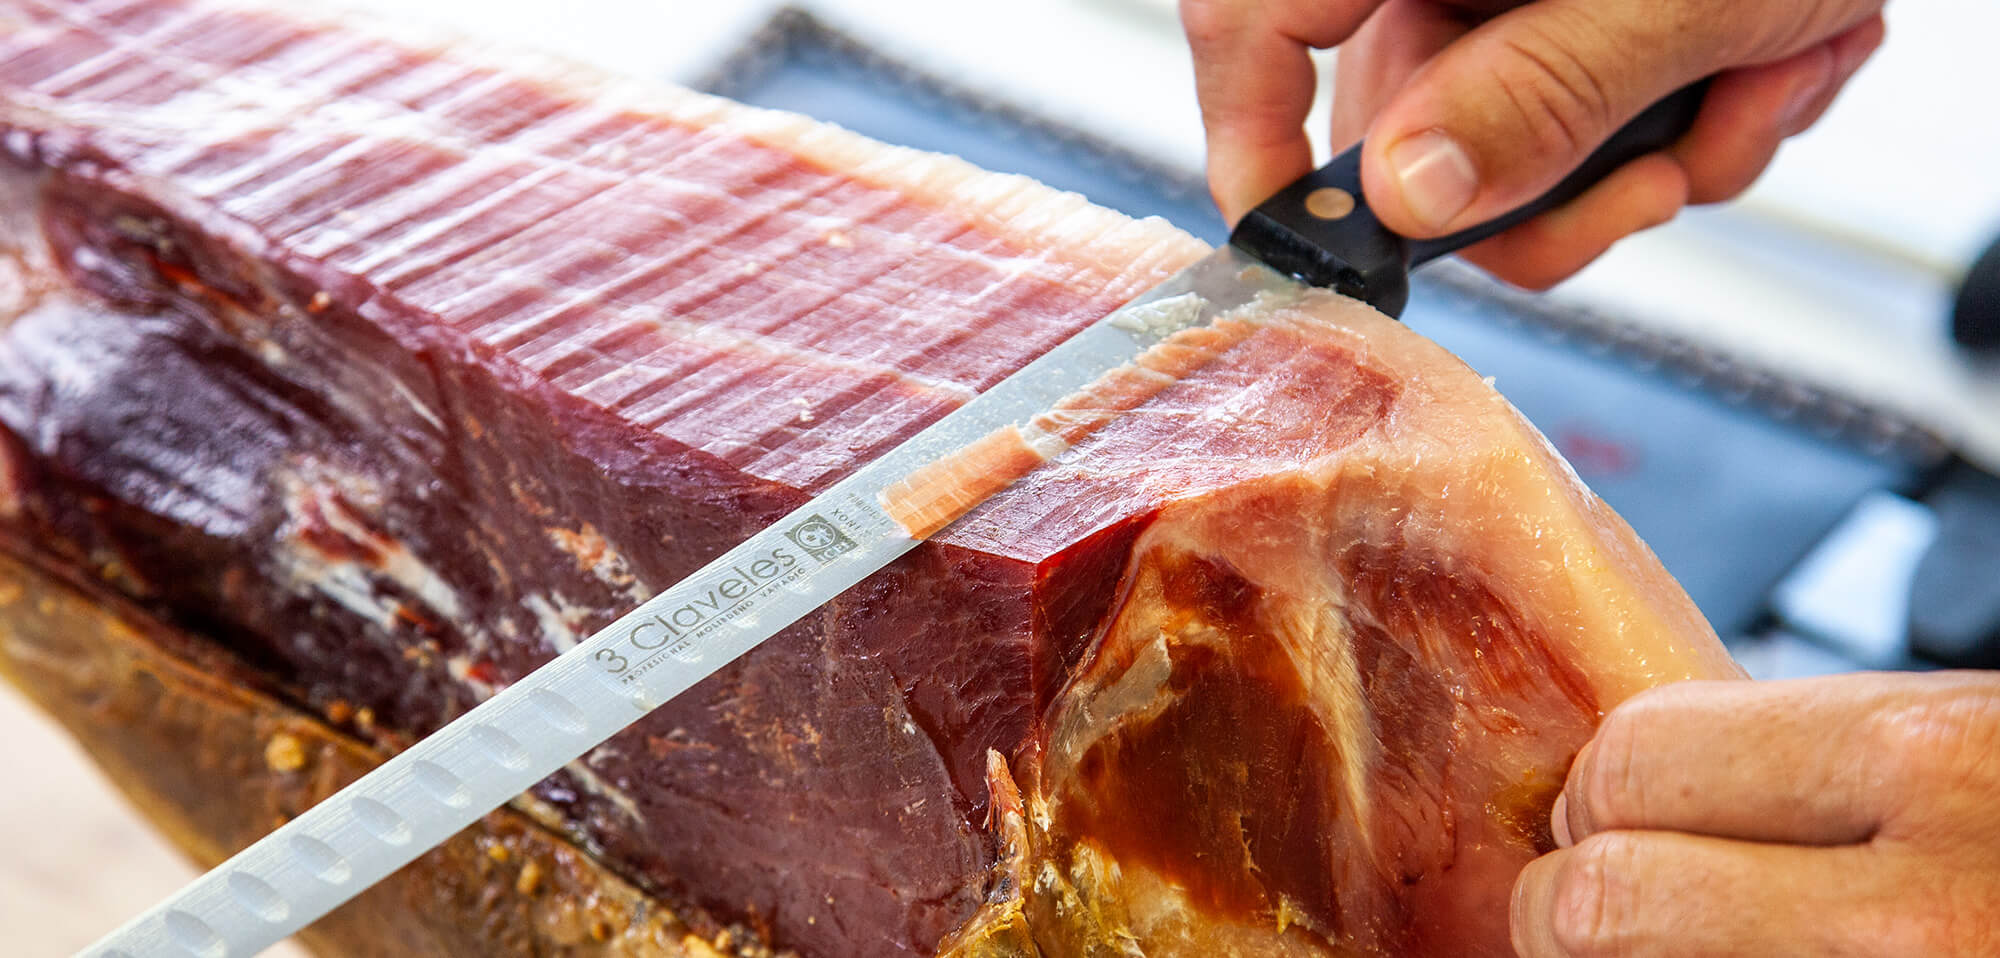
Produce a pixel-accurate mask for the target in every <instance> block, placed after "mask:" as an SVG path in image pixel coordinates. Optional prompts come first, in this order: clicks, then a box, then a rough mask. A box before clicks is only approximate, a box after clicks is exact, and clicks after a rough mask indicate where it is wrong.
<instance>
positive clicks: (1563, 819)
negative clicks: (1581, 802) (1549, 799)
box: [1549, 792, 1576, 848]
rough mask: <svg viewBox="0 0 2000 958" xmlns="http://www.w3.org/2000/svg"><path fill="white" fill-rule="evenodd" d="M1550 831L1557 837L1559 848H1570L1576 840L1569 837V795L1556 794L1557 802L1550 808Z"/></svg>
mask: <svg viewBox="0 0 2000 958" xmlns="http://www.w3.org/2000/svg"><path fill="white" fill-rule="evenodd" d="M1549 832H1550V833H1552V834H1554V835H1555V837H1556V847H1557V848H1568V847H1570V846H1571V845H1574V844H1576V842H1574V841H1571V840H1570V837H1569V795H1568V794H1566V793H1560V792H1559V793H1557V794H1556V804H1555V806H1554V807H1553V808H1550V809H1549Z"/></svg>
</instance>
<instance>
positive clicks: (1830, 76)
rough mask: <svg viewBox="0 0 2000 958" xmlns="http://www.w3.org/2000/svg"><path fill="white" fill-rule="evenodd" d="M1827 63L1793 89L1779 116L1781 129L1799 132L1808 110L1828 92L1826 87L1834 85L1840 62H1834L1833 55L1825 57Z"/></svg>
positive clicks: (1787, 131)
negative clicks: (1810, 77)
mask: <svg viewBox="0 0 2000 958" xmlns="http://www.w3.org/2000/svg"><path fill="white" fill-rule="evenodd" d="M1825 64H1826V69H1825V70H1824V71H1821V72H1820V73H1819V74H1818V75H1816V76H1814V77H1813V78H1812V79H1811V80H1808V81H1806V82H1804V83H1801V84H1799V85H1798V87H1797V88H1796V89H1794V90H1792V95H1791V96H1790V97H1788V98H1787V99H1786V100H1785V109H1784V113H1783V114H1782V115H1781V116H1779V118H1778V128H1779V129H1781V130H1784V131H1785V132H1786V133H1796V132H1798V127H1799V126H1800V125H1801V121H1803V120H1804V119H1805V116H1806V111H1807V110H1810V109H1812V108H1813V104H1816V103H1818V102H1819V100H1820V97H1822V96H1824V95H1825V94H1826V88H1827V87H1829V86H1831V85H1833V83H1834V82H1835V80H1834V78H1835V75H1836V74H1835V71H1837V70H1838V69H1839V68H1840V67H1839V64H1837V63H1835V62H1834V57H1833V56H1832V55H1828V56H1827V57H1825Z"/></svg>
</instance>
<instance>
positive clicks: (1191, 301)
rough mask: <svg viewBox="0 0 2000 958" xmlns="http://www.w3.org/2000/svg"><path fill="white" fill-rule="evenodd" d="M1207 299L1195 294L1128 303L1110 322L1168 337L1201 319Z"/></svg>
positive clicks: (1145, 333) (1130, 329) (1136, 331)
mask: <svg viewBox="0 0 2000 958" xmlns="http://www.w3.org/2000/svg"><path fill="white" fill-rule="evenodd" d="M1207 305H1208V301H1207V300H1204V299H1202V298H1201V297H1200V296H1198V295H1196V294H1194V293H1182V294H1180V295H1179V296H1169V297H1167V298H1166V299H1161V300H1155V301H1153V302H1150V303H1142V304H1140V305H1137V306H1127V307H1125V308H1124V309H1121V310H1119V311H1118V312H1117V313H1115V314H1113V315H1112V317H1111V325H1113V326H1116V327H1118V328H1119V329H1122V330H1125V331H1127V332H1133V333H1138V334H1140V335H1142V336H1150V337H1154V338H1158V339H1165V338H1167V337H1168V336H1171V335H1173V334H1175V333H1177V332H1180V331H1181V330H1183V329H1186V328H1188V327H1190V326H1193V325H1194V324H1196V323H1198V322H1200V321H1201V311H1202V308H1203V307H1205V306H1207Z"/></svg>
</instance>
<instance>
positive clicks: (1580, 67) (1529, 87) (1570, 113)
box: [1496, 22, 1616, 157]
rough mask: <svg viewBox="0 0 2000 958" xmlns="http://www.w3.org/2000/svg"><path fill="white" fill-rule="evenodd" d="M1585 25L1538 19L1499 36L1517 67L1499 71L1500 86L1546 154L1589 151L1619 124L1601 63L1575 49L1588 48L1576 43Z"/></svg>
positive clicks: (1521, 121)
mask: <svg viewBox="0 0 2000 958" xmlns="http://www.w3.org/2000/svg"><path fill="white" fill-rule="evenodd" d="M1582 29H1583V28H1581V27H1577V28H1558V27H1555V26H1553V25H1547V24H1543V23H1540V22H1535V23H1532V24H1523V25H1522V26H1521V28H1520V29H1518V30H1516V31H1513V32H1512V33H1511V34H1510V35H1508V36H1506V37H1504V38H1503V39H1502V40H1501V41H1500V42H1501V44H1502V47H1503V50H1504V51H1505V53H1506V55H1507V57H1508V59H1509V60H1510V61H1511V62H1512V63H1513V68H1512V69H1505V70H1501V71H1499V73H1498V74H1497V78H1496V79H1497V85H1498V88H1499V91H1500V93H1501V94H1503V96H1504V98H1505V99H1506V101H1507V102H1508V103H1509V104H1510V105H1511V106H1512V108H1513V111H1514V113H1515V114H1516V118H1517V119H1518V121H1519V122H1520V123H1521V124H1522V125H1523V126H1524V127H1525V128H1526V129H1527V130H1528V131H1529V133H1530V135H1531V137H1532V142H1531V143H1530V146H1531V148H1533V149H1536V150H1538V151H1540V152H1541V153H1543V154H1544V155H1546V156H1552V157H1573V156H1578V155H1581V154H1583V153H1585V152H1588V151H1589V150H1590V149H1591V148H1592V147H1593V146H1595V144H1596V143H1597V141H1598V140H1599V139H1601V138H1602V137H1603V136H1604V135H1605V134H1606V133H1608V132H1609V131H1610V130H1611V129H1612V127H1614V126H1615V125H1616V123H1615V122H1614V120H1615V110H1616V105H1615V104H1614V102H1613V100H1612V97H1611V94H1610V90H1609V87H1608V86H1607V85H1606V83H1605V79H1604V77H1603V76H1602V75H1601V72H1600V71H1601V69H1602V68H1601V67H1600V66H1598V65H1597V64H1594V63H1592V62H1591V61H1590V60H1589V59H1587V58H1585V57H1584V56H1583V55H1581V54H1579V53H1578V52H1577V51H1578V50H1581V49H1589V48H1590V47H1589V46H1588V45H1587V44H1583V43H1580V42H1578V39H1577V35H1578V34H1579V33H1581V31H1582Z"/></svg>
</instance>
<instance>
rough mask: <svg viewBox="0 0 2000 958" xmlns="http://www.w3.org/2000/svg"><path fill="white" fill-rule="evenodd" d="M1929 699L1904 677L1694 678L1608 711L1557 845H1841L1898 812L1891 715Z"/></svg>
mask: <svg viewBox="0 0 2000 958" xmlns="http://www.w3.org/2000/svg"><path fill="white" fill-rule="evenodd" d="M1925 694H1928V693H1926V692H1925V691H1924V686H1923V685H1922V683H1917V682H1912V681H1910V680H1909V679H1906V678H1904V677H1901V676H1894V675H1880V674H1864V675H1851V676H1835V677H1829V678H1822V679H1806V680H1795V681H1783V682H1740V681H1713V682H1681V683H1676V684H1673V685H1668V686H1663V687H1661V688H1657V689H1653V690H1650V691H1647V692H1644V693H1641V694H1639V695H1637V696H1634V697H1633V698H1632V699H1630V700H1628V701H1626V702H1625V703H1624V704H1622V705H1620V706H1619V707H1618V708H1616V709H1614V710H1612V712H1611V714H1609V715H1607V716H1605V719H1604V722H1603V723H1602V724H1601V725H1600V726H1599V727H1598V730H1597V734H1596V736H1595V737H1593V738H1592V739H1591V741H1590V743H1589V744H1588V745H1586V746H1584V749H1583V751H1582V752H1581V753H1580V754H1578V756H1577V759H1576V762H1575V764H1574V765H1572V766H1571V767H1570V772H1569V779H1568V781H1567V782H1566V783H1565V784H1564V787H1563V792H1562V796H1561V798H1560V799H1559V800H1558V807H1557V808H1556V809H1555V814H1556V815H1558V816H1560V817H1561V818H1562V827H1561V828H1559V829H1557V831H1558V835H1557V838H1558V840H1559V841H1560V840H1562V839H1563V838H1565V837H1566V838H1569V839H1573V840H1575V841H1579V842H1580V841H1582V840H1584V839H1585V838H1587V837H1588V836H1590V835H1593V834H1596V833H1598V832H1602V831H1610V830H1615V829H1633V828H1646V829H1670V830H1674V831H1683V832H1698V833H1701V834H1706V835H1715V836H1719V837H1725V838H1740V839H1746V840H1757V841H1773V842H1791V843H1795V844H1811V845H1836V844H1844V843H1852V842H1860V841H1864V840H1866V839H1867V838H1869V837H1870V836H1871V835H1873V834H1874V833H1875V832H1876V831H1877V830H1878V829H1879V828H1880V827H1881V825H1882V823H1883V822H1884V821H1885V819H1886V818H1887V817H1888V816H1889V815H1890V814H1892V813H1893V812H1894V811H1895V808H1896V802H1897V800H1898V796H1899V791H1898V789H1897V785H1898V782H1897V781H1896V780H1895V777H1894V775H1893V772H1892V770H1893V769H1894V768H1895V767H1896V765H1897V758H1896V756H1892V755H1885V754H1883V747H1882V746H1881V744H1880V742H1881V741H1882V739H1883V736H1882V735H1880V734H1879V729H1878V726H1879V721H1878V715H1879V714H1881V713H1882V712H1883V710H1885V709H1891V708H1894V707H1897V706H1898V705H1900V704H1902V703H1905V702H1909V701H1915V700H1918V699H1920V698H1921V697H1922V696H1923V695H1925Z"/></svg>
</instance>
